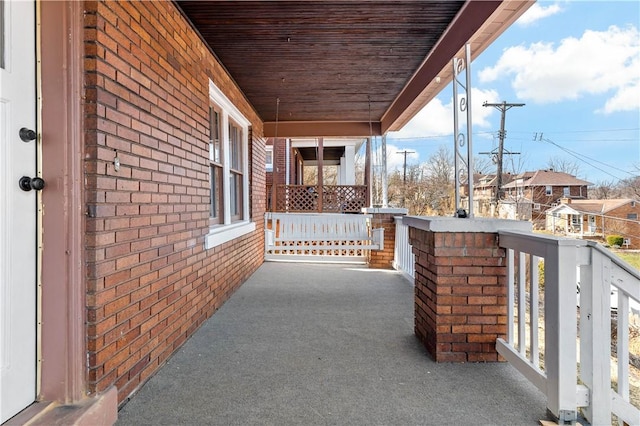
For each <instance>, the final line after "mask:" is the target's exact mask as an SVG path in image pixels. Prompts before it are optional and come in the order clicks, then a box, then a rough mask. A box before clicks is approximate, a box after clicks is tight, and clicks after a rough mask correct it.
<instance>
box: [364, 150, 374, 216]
mask: <svg viewBox="0 0 640 426" xmlns="http://www.w3.org/2000/svg"><path fill="white" fill-rule="evenodd" d="M364 184H365V186H366V187H367V190H366V193H365V198H366V200H367V207H371V206H373V197H372V194H373V191H371V138H370V137H369V138H367V146H366V153H365V156H364Z"/></svg>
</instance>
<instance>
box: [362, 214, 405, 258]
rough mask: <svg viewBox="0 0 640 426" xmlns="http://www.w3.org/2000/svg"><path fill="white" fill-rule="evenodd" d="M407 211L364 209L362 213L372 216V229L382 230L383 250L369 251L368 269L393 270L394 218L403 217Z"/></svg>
mask: <svg viewBox="0 0 640 426" xmlns="http://www.w3.org/2000/svg"><path fill="white" fill-rule="evenodd" d="M407 211H408V210H407V209H401V208H400V209H394V208H388V207H387V208H385V207H370V208H364V209H363V212H364V213H368V214H371V215H373V218H372V219H371V227H372V228H384V250H371V251H370V254H369V268H375V269H393V256H394V248H395V243H396V224H395V221H394V219H393V218H394V216H404V215H406V214H407Z"/></svg>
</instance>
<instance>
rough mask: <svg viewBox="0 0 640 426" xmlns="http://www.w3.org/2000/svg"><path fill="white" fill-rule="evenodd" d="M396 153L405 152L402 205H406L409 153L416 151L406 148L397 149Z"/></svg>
mask: <svg viewBox="0 0 640 426" xmlns="http://www.w3.org/2000/svg"><path fill="white" fill-rule="evenodd" d="M396 154H404V163H403V166H402V169H403V170H404V172H403V179H402V182H403V184H402V207H404V206H405V197H406V195H407V154H415V151H407V150H406V149H405V150H403V151H396Z"/></svg>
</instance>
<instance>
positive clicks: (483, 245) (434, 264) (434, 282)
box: [405, 217, 531, 362]
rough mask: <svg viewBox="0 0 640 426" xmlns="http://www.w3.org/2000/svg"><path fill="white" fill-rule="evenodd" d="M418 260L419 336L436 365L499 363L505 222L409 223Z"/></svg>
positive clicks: (513, 224)
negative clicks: (500, 235)
mask: <svg viewBox="0 0 640 426" xmlns="http://www.w3.org/2000/svg"><path fill="white" fill-rule="evenodd" d="M405 221H406V222H407V224H408V225H409V240H410V242H411V245H412V246H413V252H414V254H415V256H416V276H415V333H416V336H417V337H418V338H419V339H420V340H421V341H422V342H423V344H424V345H425V347H426V348H427V351H428V352H429V354H430V355H431V356H432V357H433V359H434V360H435V361H436V362H473V361H498V360H499V355H498V353H497V351H496V344H495V343H496V339H497V338H498V337H504V336H505V335H506V332H507V287H506V286H507V276H506V275H507V271H506V255H505V250H504V249H502V248H500V247H499V246H498V234H497V232H498V230H503V229H504V230H506V229H509V230H514V231H516V230H517V231H530V230H531V224H530V223H529V222H519V221H510V220H501V219H485V218H478V219H462V218H452V217H451V218H449V217H438V218H417V217H410V218H406V219H405Z"/></svg>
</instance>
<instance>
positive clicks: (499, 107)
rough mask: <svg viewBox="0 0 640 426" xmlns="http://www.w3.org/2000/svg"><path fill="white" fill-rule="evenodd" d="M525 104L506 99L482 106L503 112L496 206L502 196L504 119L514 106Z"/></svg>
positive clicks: (498, 157) (498, 156)
mask: <svg viewBox="0 0 640 426" xmlns="http://www.w3.org/2000/svg"><path fill="white" fill-rule="evenodd" d="M524 105H525V104H516V103H507V102H506V101H502V103H500V104H490V103H488V102H487V101H485V102H484V103H483V104H482V106H483V107H494V108H495V109H497V110H499V111H500V112H501V116H500V133H499V135H498V136H499V144H498V155H497V161H496V163H497V165H498V171H497V174H496V208H498V201H500V199H501V198H502V157H503V154H504V138H505V130H504V121H505V120H504V119H505V115H506V113H507V111H508V110H510V109H511V108H513V107H522V106H524Z"/></svg>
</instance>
